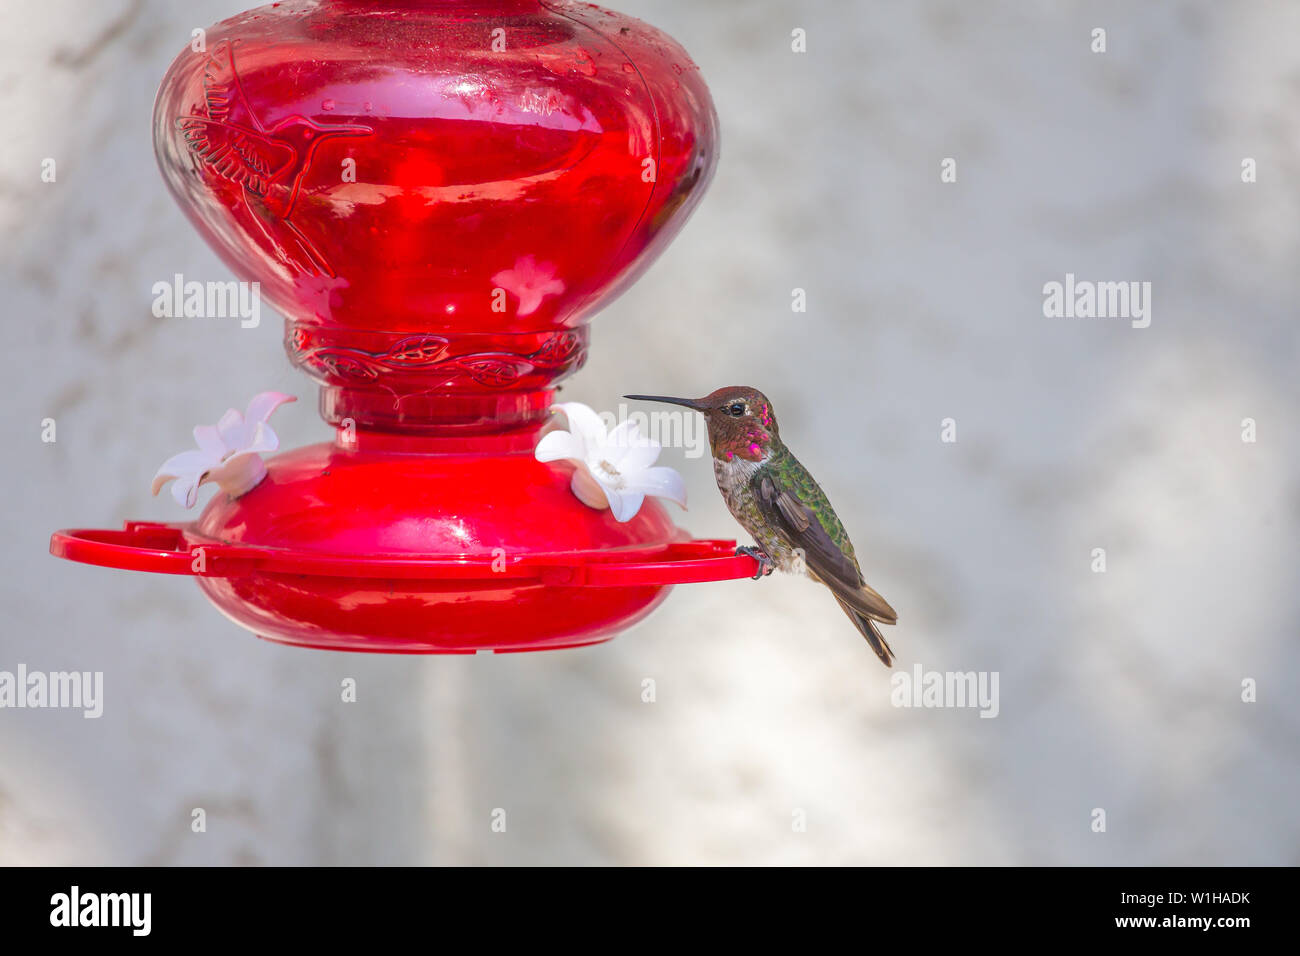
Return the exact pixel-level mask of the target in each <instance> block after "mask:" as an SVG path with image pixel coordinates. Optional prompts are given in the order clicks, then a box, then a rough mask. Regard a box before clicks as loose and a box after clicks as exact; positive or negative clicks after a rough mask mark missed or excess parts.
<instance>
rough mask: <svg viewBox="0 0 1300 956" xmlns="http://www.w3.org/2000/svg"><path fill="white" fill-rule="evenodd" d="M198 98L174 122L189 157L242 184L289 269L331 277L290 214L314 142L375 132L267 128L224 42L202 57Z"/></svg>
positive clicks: (302, 121) (295, 123) (301, 119)
mask: <svg viewBox="0 0 1300 956" xmlns="http://www.w3.org/2000/svg"><path fill="white" fill-rule="evenodd" d="M203 98H204V103H203V107H202V112H201V113H195V114H193V115H189V116H182V117H180V118H178V119H177V120H176V128H177V129H179V130H180V132H181V135H182V136H183V137H184V139H185V145H186V146H188V147H189V149H190V152H191V153H193V154H194V157H195V159H197V160H198V161H199V162H200V163H202V164H203V165H204V166H206V167H207V168H208V169H210V170H211V171H212V172H214V173H216V174H217V175H218V176H220V177H221V178H222V179H225V180H228V181H230V182H232V183H236V184H238V185H239V186H241V187H242V188H243V193H244V200H245V202H246V203H247V205H248V208H249V209H250V210H252V212H253V219H254V221H255V222H256V223H257V225H258V226H259V227H260V228H261V230H262V233H263V234H264V235H265V236H266V239H267V241H268V242H269V243H270V244H271V246H272V248H273V249H274V250H275V253H276V255H277V256H278V258H279V259H280V260H281V261H283V262H284V263H285V264H286V265H287V266H288V267H289V268H290V269H292V270H293V271H294V272H297V273H299V274H301V275H307V276H327V277H329V278H334V270H333V269H332V268H331V267H330V264H329V263H328V262H327V261H326V260H325V257H324V256H323V255H322V254H321V252H320V250H319V249H317V248H316V246H315V244H314V243H313V242H312V241H311V240H310V239H308V238H307V235H306V234H305V233H304V232H303V231H302V230H301V229H299V228H298V226H297V225H295V224H294V222H293V220H292V219H291V218H290V217H291V216H292V215H293V207H294V205H295V204H296V203H297V202H298V193H299V191H300V190H301V189H302V181H303V178H304V177H305V176H306V175H307V168H308V167H309V166H310V165H311V161H312V158H313V157H314V156H315V153H316V148H317V147H318V146H320V144H321V143H323V142H324V141H325V140H327V139H331V138H333V137H338V136H369V135H370V134H371V133H373V132H374V130H372V129H371V128H370V127H369V126H345V125H342V124H339V123H331V124H328V125H326V124H322V123H317V122H315V121H314V120H310V119H307V118H306V117H305V116H297V115H295V116H288V117H285V118H284V119H282V120H280V122H278V123H276V124H275V125H274V126H273V127H271V128H270V129H267V128H266V126H264V125H263V124H262V121H261V120H259V119H258V117H257V114H256V113H255V112H254V111H253V108H252V106H251V105H250V104H249V102H248V98H247V97H246V96H245V95H244V87H243V83H242V82H241V80H240V78H239V73H238V72H237V71H236V70H235V49H234V43H233V42H232V41H230V40H222V41H221V42H219V43H218V44H217V45H216V46H214V47H213V48H212V52H211V54H210V55H209V57H208V59H207V61H206V62H205V63H204V69H203Z"/></svg>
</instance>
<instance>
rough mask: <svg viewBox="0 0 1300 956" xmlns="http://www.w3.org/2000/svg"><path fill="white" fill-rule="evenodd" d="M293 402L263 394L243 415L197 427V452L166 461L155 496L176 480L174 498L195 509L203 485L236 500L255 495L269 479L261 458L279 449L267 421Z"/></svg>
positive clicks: (287, 397) (231, 414) (290, 398)
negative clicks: (253, 492)
mask: <svg viewBox="0 0 1300 956" xmlns="http://www.w3.org/2000/svg"><path fill="white" fill-rule="evenodd" d="M292 401H295V398H294V396H292V395H283V394H281V393H280V392H262V393H261V394H260V395H254V396H253V400H252V401H251V402H249V403H248V411H247V412H245V413H244V414H243V415H241V414H239V411H238V410H237V409H234V408H232V409H230V410H229V411H228V412H226V414H224V415H222V416H221V421H219V422H217V423H216V424H215V425H197V426H195V428H194V443H195V444H196V445H198V446H199V447H198V448H196V449H191V450H189V451H183V452H181V453H180V454H179V455H173V456H172V457H170V458H168V459H167V460H166V461H165V462H163V464H162V467H161V468H159V469H158V474H156V475H154V477H153V493H154V494H155V495H156V494H158V492H159V491H161V490H162V486H163V485H165V484H167V482H169V481H174V482H175V484H174V485H172V497H173V498H175V499H176V501H177V503H178V504H181V505H184V506H185V507H186V508H193V507H194V502H195V501H197V500H198V496H199V485H203V484H207V483H208V482H210V481H211V482H215V483H216V484H217V485H218V486H219V487H220V488H221V490H222V491H224V492H226V493H227V494H229V495H230V496H231V497H232V498H238V497H239V496H240V495H242V494H244V493H245V492H248V491H252V490H253V488H254V487H256V486H257V483H258V482H260V481H261V480H262V479H263V478H265V477H266V463H265V462H263V461H262V455H261V453H262V452H267V451H275V450H276V449H277V448H279V447H280V439H279V438H278V437H277V436H276V434H275V432H273V431H272V430H271V426H270V425H268V424H267V423H266V420H267V419H268V418H270V417H271V413H272V412H274V411H275V410H276V409H277V408H279V407H280V406H281V405H283V404H284V403H285V402H292Z"/></svg>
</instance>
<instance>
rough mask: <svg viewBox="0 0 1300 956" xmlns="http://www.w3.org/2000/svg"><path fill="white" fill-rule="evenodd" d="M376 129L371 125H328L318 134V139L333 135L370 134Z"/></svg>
mask: <svg viewBox="0 0 1300 956" xmlns="http://www.w3.org/2000/svg"><path fill="white" fill-rule="evenodd" d="M373 132H374V130H373V129H371V128H370V127H369V126H328V127H326V128H325V129H323V130H321V131H320V132H318V133H317V134H316V138H317V139H329V138H330V137H331V136H369V135H370V134H371V133H373Z"/></svg>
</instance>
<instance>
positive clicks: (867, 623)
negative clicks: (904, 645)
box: [835, 596, 894, 667]
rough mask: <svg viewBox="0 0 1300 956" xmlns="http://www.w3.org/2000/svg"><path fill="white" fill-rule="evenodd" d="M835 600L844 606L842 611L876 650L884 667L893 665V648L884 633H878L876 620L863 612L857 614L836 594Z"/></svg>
mask: <svg viewBox="0 0 1300 956" xmlns="http://www.w3.org/2000/svg"><path fill="white" fill-rule="evenodd" d="M835 600H837V601H839V602H840V607H842V608H844V613H845V614H847V615H848V616H849V620H851V621H852V622H853V625H854V627H856V628H857V629H858V631H859V632H861V634H862V636H863V637H865V638H866V639H867V643H868V644H870V645H871V649H872V650H873V651H875V652H876V656H877V657H879V658H880V661H881V663H882V664H884V665H885V666H886V667H893V666H894V649H893V648H891V647H890V646H889V642H888V641H886V640H885V635H883V634H881V633H880V628H878V627H877V626H876V622H875V621H873V620H871V618H869V617H867V616H866V615H864V614H859V613H858V612H857V611H855V610H854V609H853V608H851V607H849V606H848V605H847V604H845V603H844V602H843V601H840V599H839V597H838V596H836V598H835Z"/></svg>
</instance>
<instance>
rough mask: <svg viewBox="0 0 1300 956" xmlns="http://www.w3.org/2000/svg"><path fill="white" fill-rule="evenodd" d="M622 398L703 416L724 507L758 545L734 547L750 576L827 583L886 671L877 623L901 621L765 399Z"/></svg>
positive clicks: (888, 658) (741, 391)
mask: <svg viewBox="0 0 1300 956" xmlns="http://www.w3.org/2000/svg"><path fill="white" fill-rule="evenodd" d="M623 397H624V398H629V399H634V400H639V401H646V402H667V403H669V404H671V405H684V406H685V407H686V408H693V409H695V410H696V411H697V412H701V413H703V415H704V421H705V424H706V425H708V429H709V447H710V449H711V450H712V452H713V475H714V477H715V478H716V479H717V482H718V488H719V490H720V491H721V492H722V497H723V499H724V500H725V501H726V503H727V509H728V510H729V511H730V512H731V513H732V515H733V516H734V517H735V519H736V520H737V521H739V522H740V524H741V526H742V527H743V528H744V529H745V530H746V531H748V532H749V533H750V534H751V535H753V536H754V541H755V543H756V545H757V546H756V547H748V546H746V547H741V548H737V549H736V553H737V554H747V555H749V556H750V557H752V558H754V559H755V560H757V561H758V562H759V570H758V573H757V574H755V575H754V578H755V579H756V580H757V579H758V578H759V577H762V576H764V575H767V574H771V573H772V570H773V568H775V569H777V570H780V571H785V572H790V573H796V574H797V573H800V572H802V573H805V574H806V575H807V576H808V577H810V578H812V579H813V580H814V581H818V582H820V583H821V584H824V585H826V587H827V588H829V589H830V592H831V594H832V595H834V597H835V600H836V601H837V602H839V605H840V607H841V608H843V609H844V613H845V614H847V615H848V616H849V619H850V620H851V621H852V622H853V624H854V626H855V627H856V628H857V629H858V631H859V632H860V633H861V634H862V636H863V637H865V638H866V639H867V643H868V644H870V645H871V649H872V650H873V651H875V652H876V656H877V657H879V658H880V659H881V661H883V662H884V665H885V666H886V667H891V666H893V660H894V652H893V650H892V649H891V648H890V646H889V644H888V643H887V642H886V641H885V638H884V635H883V634H881V633H880V628H879V627H878V625H880V624H894V623H896V622H897V621H898V615H897V614H896V613H895V612H894V609H893V608H892V607H890V606H889V602H888V601H886V600H885V599H884V598H883V597H881V596H880V595H879V594H878V593H877V592H876V591H875V589H873V588H872V587H871V586H870V585H868V584H867V582H866V581H865V580H863V577H862V569H861V568H859V567H858V559H857V557H856V556H855V555H854V553H853V544H852V542H851V541H849V536H848V532H846V531H845V530H844V525H842V524H841V523H840V519H839V518H838V517H837V516H836V514H835V509H834V508H832V507H831V503H830V501H829V500H827V498H826V494H825V492H823V491H822V489H821V486H820V485H819V484H817V482H816V480H815V479H814V478H813V476H812V475H811V474H809V473H808V469H806V468H804V466H803V465H801V464H800V463H799V459H797V458H795V457H794V455H793V454H791V453H790V449H789V448H787V447H786V445H785V442H783V441H782V440H781V435H780V432H779V431H778V428H777V424H776V414H775V412H774V411H773V410H772V403H771V402H769V401H768V400H767V396H765V395H764V394H763V393H762V392H760V391H759V390H758V389H756V388H750V387H749V386H746V385H732V386H728V387H727V388H720V389H718V390H717V391H716V392H713V393H711V394H709V395H706V396H704V398H670V397H668V396H664V395H624V396H623Z"/></svg>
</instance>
